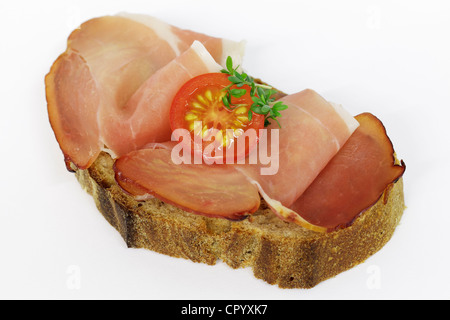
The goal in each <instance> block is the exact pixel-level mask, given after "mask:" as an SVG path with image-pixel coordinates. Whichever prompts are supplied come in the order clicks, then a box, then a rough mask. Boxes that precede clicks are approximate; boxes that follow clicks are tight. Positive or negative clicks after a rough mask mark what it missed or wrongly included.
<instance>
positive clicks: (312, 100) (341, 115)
mask: <svg viewBox="0 0 450 320" xmlns="http://www.w3.org/2000/svg"><path fill="white" fill-rule="evenodd" d="M279 101H283V102H284V103H285V104H287V105H288V106H289V108H288V109H287V110H284V111H283V114H282V117H281V118H279V123H280V125H281V129H279V127H278V124H276V123H272V124H271V125H270V126H268V127H267V129H268V130H267V134H268V137H267V140H268V143H265V141H264V142H263V143H261V142H260V144H259V150H258V152H259V153H261V148H268V149H269V150H268V151H264V150H263V154H271V153H273V152H278V156H274V155H272V157H271V158H273V159H277V158H278V159H279V164H278V170H277V172H270V170H268V169H269V167H270V166H273V164H263V163H262V162H261V161H259V162H258V164H256V165H251V164H250V165H245V166H239V170H241V171H242V172H243V173H244V174H245V175H246V176H247V177H248V178H249V179H251V180H253V181H256V182H258V184H259V186H260V188H262V189H263V193H264V194H265V195H267V196H268V197H270V198H271V199H275V200H277V201H279V202H281V204H282V205H283V206H286V207H289V206H290V205H291V204H292V203H294V201H295V200H297V198H298V197H299V196H300V195H301V194H302V193H303V192H304V191H305V190H306V188H307V187H308V186H309V185H310V184H311V182H312V181H313V180H314V179H315V178H316V176H317V175H318V174H319V172H320V171H321V170H322V169H323V168H324V167H325V165H326V164H327V163H328V161H330V159H331V158H332V157H333V156H334V155H335V154H336V153H337V152H338V151H339V149H340V148H341V147H342V145H344V143H345V142H346V141H347V139H348V138H349V137H350V135H351V134H352V133H353V132H354V131H355V129H356V128H357V127H358V125H359V124H358V122H357V121H356V120H355V119H354V118H353V117H352V116H351V115H350V114H349V113H348V112H347V111H345V110H344V109H343V108H342V107H341V106H338V105H335V104H331V103H329V102H328V101H326V100H325V99H324V98H323V97H321V96H320V95H319V94H318V93H317V92H315V91H314V90H310V89H306V90H303V91H300V92H298V93H295V94H292V95H288V96H285V97H283V98H281V99H279ZM274 131H275V132H274ZM274 133H276V134H278V135H279V137H278V138H277V139H276V141H278V142H279V143H278V146H276V145H274V142H273V141H272V138H271V135H272V134H274ZM271 147H275V149H273V150H270V149H271ZM261 170H268V171H269V172H268V174H265V175H262V174H261Z"/></svg>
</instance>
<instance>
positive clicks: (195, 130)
mask: <svg viewBox="0 0 450 320" xmlns="http://www.w3.org/2000/svg"><path fill="white" fill-rule="evenodd" d="M230 84H231V82H230V81H229V80H228V75H227V74H223V73H207V74H202V75H200V76H197V77H194V78H192V79H191V80H189V81H188V82H186V83H185V84H184V85H183V86H182V87H181V88H180V90H179V91H178V93H177V94H176V95H175V97H174V100H173V103H172V107H171V110H170V126H171V129H172V131H173V130H175V129H186V130H188V131H189V133H190V137H191V143H192V146H193V148H192V151H193V152H195V151H194V150H202V155H203V159H214V160H215V161H216V163H230V160H232V161H236V160H239V159H242V158H244V157H245V156H247V155H248V153H249V152H250V151H251V150H252V149H253V148H254V147H255V146H256V144H257V143H258V137H259V129H262V128H264V116H263V115H260V114H256V113H254V112H252V117H251V120H250V119H249V116H248V113H249V111H250V108H251V105H252V103H253V101H252V98H251V96H250V90H251V88H250V87H249V86H247V85H244V86H242V87H240V88H237V87H236V86H232V87H231V88H230V89H245V90H246V93H245V94H244V95H243V96H241V97H239V98H236V97H233V96H231V99H230V101H231V106H230V108H227V107H226V106H225V105H224V103H223V100H222V98H223V97H224V96H225V95H226V93H227V90H226V87H227V86H229V85H230ZM199 144H201V146H200V145H199ZM230 158H231V159H230ZM220 161H222V162H220Z"/></svg>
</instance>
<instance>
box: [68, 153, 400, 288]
mask: <svg viewBox="0 0 450 320" xmlns="http://www.w3.org/2000/svg"><path fill="white" fill-rule="evenodd" d="M113 163H114V161H113V159H112V158H111V157H110V156H109V154H107V153H101V154H100V156H99V157H98V159H97V160H96V161H95V163H94V164H93V165H92V166H91V167H90V168H89V169H86V170H78V169H75V168H74V170H75V172H76V173H75V174H76V177H77V179H78V181H79V182H80V184H81V185H82V187H83V188H84V189H85V190H86V191H87V192H88V193H90V194H91V195H92V196H93V198H94V200H95V203H96V205H97V207H98V209H99V211H100V212H101V213H102V214H103V216H104V217H105V218H106V220H107V221H108V222H109V223H110V224H111V225H112V226H114V228H116V229H117V230H118V231H119V232H120V234H121V235H122V237H123V239H124V240H125V242H126V244H127V246H128V247H135V248H146V249H149V250H153V251H156V252H159V253H162V254H166V255H169V256H173V257H181V258H185V259H190V260H192V261H195V262H202V263H206V264H209V265H214V264H215V263H216V261H217V260H218V259H220V260H222V261H224V262H225V263H226V264H228V265H229V266H231V267H232V268H240V267H251V268H252V269H253V273H254V275H255V277H257V278H260V279H262V280H264V281H266V282H268V283H270V284H277V285H278V286H279V287H280V288H311V287H314V286H315V285H317V284H318V283H319V282H321V281H323V280H326V279H328V278H331V277H334V276H335V275H337V274H339V273H340V272H343V271H345V270H348V269H350V268H352V267H353V266H355V265H357V264H359V263H362V262H363V261H365V260H366V259H367V258H368V257H369V256H371V255H372V254H374V253H375V252H377V251H378V250H380V249H381V248H382V247H383V246H384V244H386V242H388V240H389V239H390V238H391V236H392V234H393V233H394V230H395V228H396V226H397V225H398V223H399V221H400V219H401V216H402V214H403V211H404V208H405V205H404V197H403V180H402V178H400V179H399V180H398V181H397V182H396V183H394V184H393V185H390V186H388V187H387V188H386V190H385V191H384V194H383V195H382V196H381V197H380V199H379V200H378V202H377V203H376V204H374V205H373V206H372V207H371V208H369V209H368V210H366V211H365V212H363V213H362V214H361V215H360V216H359V217H358V218H357V219H356V220H355V222H354V223H353V224H352V225H351V226H350V227H347V228H345V229H340V230H336V231H333V232H330V233H316V232H313V231H310V230H307V229H304V228H302V227H300V226H298V225H296V224H293V223H288V222H284V221H282V220H280V219H279V218H277V217H276V216H275V215H274V214H273V213H272V211H271V210H270V209H269V208H268V207H267V205H266V204H265V203H264V201H263V200H262V204H261V207H260V209H259V210H258V211H257V212H255V213H254V214H253V215H252V216H250V217H248V218H247V219H245V220H242V221H229V220H225V219H219V218H207V217H204V216H200V215H195V214H192V213H189V212H186V211H183V210H181V209H179V208H176V207H174V206H172V205H170V204H167V203H164V202H162V201H160V200H158V199H156V198H154V199H150V200H146V201H143V202H139V201H136V200H135V199H134V198H133V197H131V196H129V195H127V194H126V193H124V192H123V191H122V189H121V188H120V187H119V186H118V185H117V183H116V181H115V179H114V171H113Z"/></svg>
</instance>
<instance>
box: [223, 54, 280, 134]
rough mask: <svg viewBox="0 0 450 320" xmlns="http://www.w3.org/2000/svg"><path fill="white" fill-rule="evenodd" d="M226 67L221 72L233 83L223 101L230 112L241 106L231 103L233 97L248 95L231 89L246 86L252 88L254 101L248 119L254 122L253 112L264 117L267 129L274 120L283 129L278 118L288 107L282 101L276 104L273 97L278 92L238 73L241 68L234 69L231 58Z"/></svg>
mask: <svg viewBox="0 0 450 320" xmlns="http://www.w3.org/2000/svg"><path fill="white" fill-rule="evenodd" d="M226 67H227V69H222V70H221V72H222V73H225V74H228V75H229V77H228V80H229V81H230V82H231V83H230V85H228V86H226V87H225V88H224V90H225V91H226V94H225V96H224V97H223V98H222V101H223V104H224V105H225V107H227V108H228V109H230V110H232V109H234V108H236V107H239V106H240V105H237V104H233V103H231V97H232V96H233V97H235V98H240V97H242V96H243V95H244V94H246V93H247V90H246V89H231V87H232V86H234V85H236V87H238V88H242V87H243V86H244V85H248V86H250V88H251V89H250V96H251V98H252V100H253V104H252V105H251V107H250V110H249V111H248V119H249V120H252V115H253V113H252V111H253V112H254V113H257V114H261V115H264V126H265V127H267V126H268V125H269V124H270V121H269V119H272V120H275V121H276V122H277V124H278V126H279V127H280V128H281V125H280V123H279V122H278V120H277V119H276V118H277V117H281V113H280V111H283V110H286V109H287V108H288V106H287V105H285V104H284V103H283V102H282V101H277V102H275V98H273V97H272V95H274V94H275V93H276V92H277V91H276V90H274V89H273V88H272V87H271V86H268V85H264V84H259V83H255V80H254V79H253V78H252V77H250V76H249V75H248V74H246V73H245V72H242V73H239V72H238V71H237V69H238V68H239V66H237V67H236V68H233V60H232V58H231V57H230V56H228V58H227V61H226Z"/></svg>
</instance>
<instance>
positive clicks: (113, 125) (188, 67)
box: [100, 41, 222, 157]
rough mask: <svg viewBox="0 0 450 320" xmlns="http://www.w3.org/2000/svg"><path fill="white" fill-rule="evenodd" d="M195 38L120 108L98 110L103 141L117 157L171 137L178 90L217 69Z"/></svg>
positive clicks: (217, 70) (219, 67) (217, 65)
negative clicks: (171, 122) (174, 100)
mask: <svg viewBox="0 0 450 320" xmlns="http://www.w3.org/2000/svg"><path fill="white" fill-rule="evenodd" d="M221 69H222V67H221V66H220V65H219V64H217V63H216V62H215V61H214V59H213V58H212V56H211V55H210V54H209V52H208V51H207V50H206V49H205V47H204V46H203V45H202V44H201V43H200V42H198V41H194V43H193V44H192V46H191V47H190V48H189V49H187V50H186V51H184V52H183V53H182V54H181V55H180V56H178V57H176V58H175V59H173V60H172V61H170V62H169V63H168V64H167V65H165V66H164V67H162V68H161V69H159V70H158V71H157V72H155V74H153V75H152V76H151V77H150V78H148V79H147V80H146V81H145V82H144V83H143V84H142V85H141V86H140V87H139V89H138V90H137V91H136V92H135V93H134V94H133V95H132V96H131V98H130V99H129V100H128V102H127V103H126V104H125V106H124V107H123V108H121V109H115V108H103V109H102V110H101V112H100V119H101V120H100V121H101V132H102V135H103V140H104V142H105V144H106V145H107V146H108V148H109V149H110V150H112V151H113V152H114V154H115V155H116V156H117V157H120V156H121V155H124V154H126V153H128V152H130V151H133V150H137V149H139V148H141V147H143V146H144V145H146V144H148V143H152V142H164V141H168V140H170V136H171V133H172V131H171V129H170V122H169V112H170V106H171V104H172V100H173V97H174V96H175V94H176V93H177V91H178V89H179V88H180V87H181V86H182V85H183V84H184V83H185V82H186V81H188V80H189V79H191V78H193V77H195V76H198V75H200V74H204V73H209V72H219V71H220V70H221Z"/></svg>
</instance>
